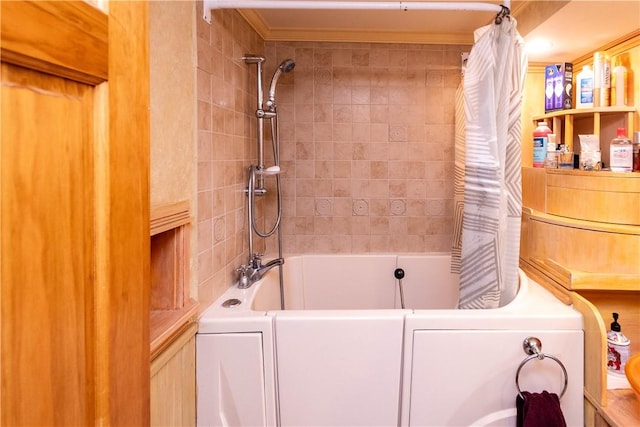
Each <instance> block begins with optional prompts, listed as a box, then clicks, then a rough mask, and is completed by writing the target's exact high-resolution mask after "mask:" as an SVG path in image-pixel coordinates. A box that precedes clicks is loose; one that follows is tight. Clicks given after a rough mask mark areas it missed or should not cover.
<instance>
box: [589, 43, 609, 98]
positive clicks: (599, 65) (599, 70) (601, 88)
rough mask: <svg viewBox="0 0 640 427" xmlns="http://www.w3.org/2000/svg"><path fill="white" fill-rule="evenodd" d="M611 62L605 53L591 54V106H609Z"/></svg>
mask: <svg viewBox="0 0 640 427" xmlns="http://www.w3.org/2000/svg"><path fill="white" fill-rule="evenodd" d="M610 92H611V60H610V59H609V55H607V54H606V53H605V52H596V53H594V54H593V106H594V107H608V106H609V105H611V104H610V103H611V98H610V96H611V93H610Z"/></svg>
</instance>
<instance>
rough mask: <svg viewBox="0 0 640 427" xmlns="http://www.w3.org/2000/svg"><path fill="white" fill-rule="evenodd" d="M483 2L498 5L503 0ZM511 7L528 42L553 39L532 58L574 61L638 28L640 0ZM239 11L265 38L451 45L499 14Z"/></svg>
mask: <svg viewBox="0 0 640 427" xmlns="http://www.w3.org/2000/svg"><path fill="white" fill-rule="evenodd" d="M271 1H273V0H271ZM275 1H277V0H275ZM301 1H305V2H309V1H310V2H311V3H313V0H301ZM369 1H383V2H384V1H389V0H369ZM410 1H411V0H409V1H408V2H410ZM414 1H415V0H414ZM419 1H425V0H419ZM426 1H428V0H426ZM449 1H450V2H456V1H462V0H449ZM477 1H479V2H482V0H477ZM403 2H407V0H404V1H403ZM484 3H493V4H496V5H499V4H500V3H501V1H493V0H492V1H485V2H484ZM511 11H512V15H513V16H514V17H515V18H516V19H517V20H518V29H519V31H520V33H521V34H522V35H523V37H524V38H525V41H527V42H528V41H531V40H534V39H537V38H542V37H544V38H546V39H550V40H551V42H552V46H551V49H550V50H549V51H547V52H545V53H533V52H529V62H561V61H573V60H575V59H577V58H579V57H581V56H584V55H587V54H590V53H591V52H592V51H594V50H596V49H598V48H600V47H602V46H604V45H605V44H607V43H609V42H611V41H613V40H616V39H618V38H620V37H622V36H625V35H628V34H630V33H632V32H634V31H638V30H640V1H639V0H611V1H598V0H565V1H562V0H537V1H530V0H525V1H512V2H511ZM240 12H241V13H242V14H243V15H244V16H245V18H247V19H248V20H249V22H250V23H251V25H252V26H253V27H254V28H255V29H256V30H257V31H258V32H259V33H260V34H261V35H262V37H264V38H265V40H307V41H312V40H313V41H347V42H348V41H354V42H367V41H368V42H401V43H448V44H472V43H473V31H474V30H475V29H476V28H479V27H481V26H483V25H486V24H487V23H489V22H491V20H493V19H494V17H495V13H494V12H484V11H434V10H430V11H422V10H408V11H400V10H315V9H312V10H308V9H305V10H300V9H298V10H293V9H242V10H240Z"/></svg>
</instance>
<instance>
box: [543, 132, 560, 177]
mask: <svg viewBox="0 0 640 427" xmlns="http://www.w3.org/2000/svg"><path fill="white" fill-rule="evenodd" d="M547 138H548V141H547V157H546V158H545V159H544V167H545V168H548V169H557V168H558V154H557V152H556V135H555V134H554V133H550V134H549V135H547Z"/></svg>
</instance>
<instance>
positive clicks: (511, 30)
mask: <svg viewBox="0 0 640 427" xmlns="http://www.w3.org/2000/svg"><path fill="white" fill-rule="evenodd" d="M526 63H527V59H526V56H525V54H524V50H523V41H522V38H521V37H520V35H519V34H518V32H517V30H516V21H515V19H514V18H512V17H507V18H505V19H503V20H502V22H501V23H500V24H498V23H492V24H490V25H487V26H485V27H482V28H480V29H478V30H476V32H475V44H474V46H473V47H472V49H471V52H470V53H469V58H468V60H467V66H466V71H465V73H464V81H463V84H462V88H463V90H459V91H458V94H459V100H461V99H463V101H464V102H457V104H458V107H456V150H455V152H456V159H455V180H456V183H455V187H456V194H455V198H454V202H455V216H456V217H455V218H454V221H455V226H454V242H453V250H452V257H453V262H452V270H453V271H454V272H456V271H457V272H459V273H460V299H459V304H458V305H459V307H460V308H496V307H501V306H503V305H505V304H508V303H509V302H510V301H511V300H512V299H513V298H514V297H515V294H516V291H517V289H518V262H519V252H520V217H521V213H522V188H521V178H520V154H521V146H520V138H521V123H520V110H521V105H522V89H523V86H524V76H525V71H526ZM463 111H464V114H462V112H463Z"/></svg>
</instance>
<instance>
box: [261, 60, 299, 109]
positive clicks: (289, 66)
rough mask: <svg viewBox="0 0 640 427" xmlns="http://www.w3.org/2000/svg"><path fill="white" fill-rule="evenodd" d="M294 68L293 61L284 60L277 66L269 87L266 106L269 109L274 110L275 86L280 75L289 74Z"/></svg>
mask: <svg viewBox="0 0 640 427" xmlns="http://www.w3.org/2000/svg"><path fill="white" fill-rule="evenodd" d="M295 67H296V63H295V61H294V60H293V59H285V60H284V61H282V62H281V63H280V65H278V68H277V69H276V72H275V73H273V77H272V78H271V86H270V87H269V100H268V101H267V106H268V107H270V108H271V109H273V108H274V106H275V103H276V84H277V83H278V79H279V78H280V74H282V73H290V72H291V71H293V69H294V68H295Z"/></svg>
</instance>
